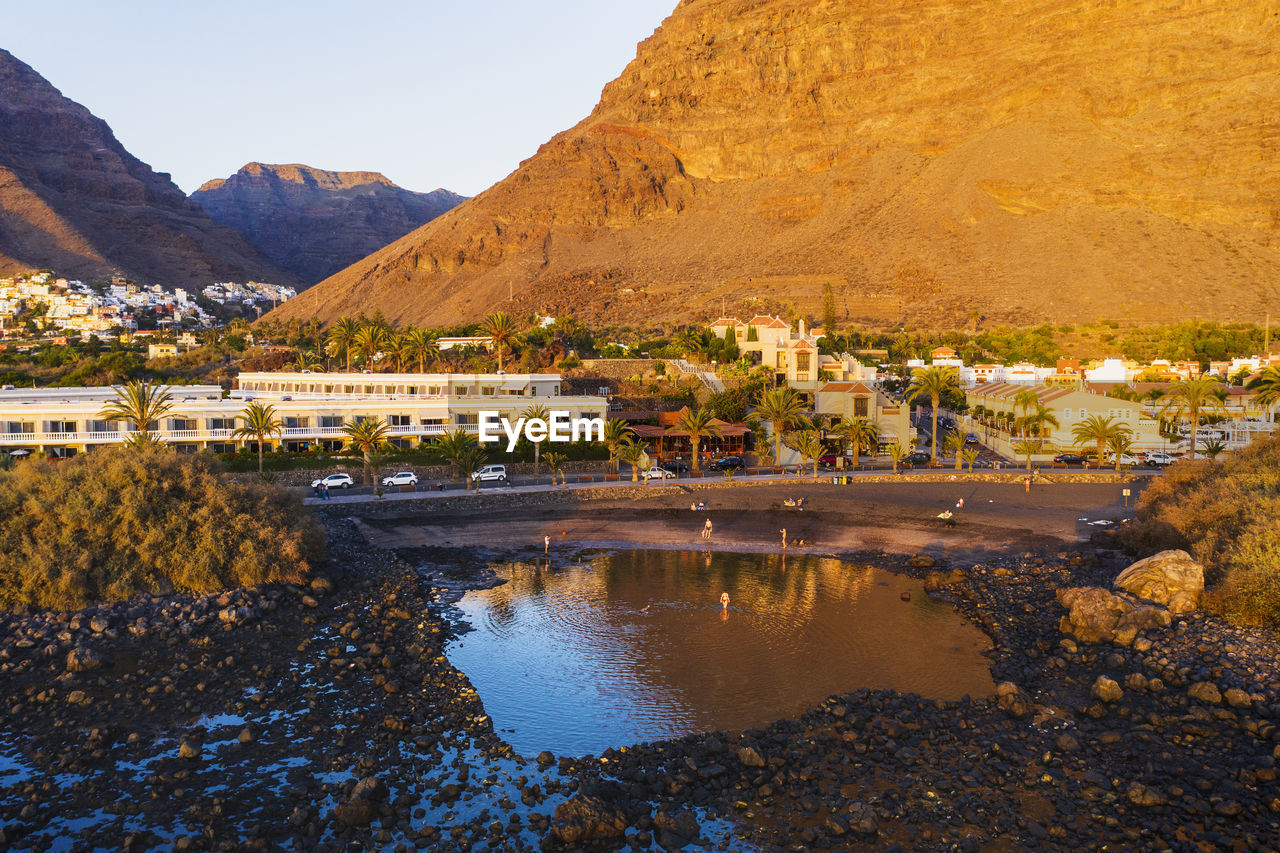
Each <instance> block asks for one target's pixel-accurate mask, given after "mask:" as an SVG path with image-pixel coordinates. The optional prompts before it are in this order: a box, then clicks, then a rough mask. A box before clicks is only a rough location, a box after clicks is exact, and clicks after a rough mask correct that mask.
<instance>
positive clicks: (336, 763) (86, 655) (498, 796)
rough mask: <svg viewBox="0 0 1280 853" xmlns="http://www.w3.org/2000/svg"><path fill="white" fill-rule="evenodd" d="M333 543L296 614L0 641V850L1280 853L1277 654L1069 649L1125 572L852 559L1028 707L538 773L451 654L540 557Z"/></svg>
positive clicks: (997, 700)
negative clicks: (1079, 623)
mask: <svg viewBox="0 0 1280 853" xmlns="http://www.w3.org/2000/svg"><path fill="white" fill-rule="evenodd" d="M327 524H328V527H329V529H330V536H331V544H330V551H331V556H330V559H329V563H328V565H327V568H326V570H325V571H326V576H325V577H324V578H318V579H317V581H316V582H314V583H313V584H312V585H311V586H310V587H307V588H302V587H269V588H262V589H255V590H238V591H235V592H232V593H228V594H227V595H225V596H205V597H181V596H177V597H169V598H146V599H141V600H136V601H133V602H129V603H125V604H116V605H111V606H105V607H99V608H93V609H90V610H86V611H82V612H80V613H76V614H35V615H26V616H23V615H16V614H7V615H3V616H0V684H2V685H3V696H4V699H5V701H4V702H3V703H2V704H0V833H3V834H2V835H0V846H3V847H5V848H7V849H20V850H25V849H32V850H46V849H54V848H55V847H57V848H58V849H81V848H83V849H91V848H95V847H111V848H121V849H131V850H132V849H136V850H144V849H155V848H159V849H168V848H173V849H180V850H195V849H202V850H203V849H217V850H230V849H241V848H248V849H316V850H338V849H387V850H407V849H432V850H436V849H439V850H471V849H476V850H479V849H536V848H539V847H542V848H544V849H546V848H553V849H557V848H558V849H584V848H599V849H617V848H622V847H627V848H630V849H654V848H656V847H662V848H666V849H673V848H678V847H685V846H691V847H705V848H715V849H759V850H770V851H772V850H789V849H804V850H822V849H831V850H836V849H839V850H845V849H867V850H887V849H900V850H939V851H941V850H983V849H1015V850H1021V849H1026V850H1033V849H1034V850H1043V849H1059V850H1068V849H1101V848H1103V847H1104V846H1105V847H1107V848H1108V849H1133V850H1146V849H1173V850H1181V849H1187V850H1190V849H1206V848H1216V847H1221V848H1224V849H1240V850H1269V849H1274V846H1275V844H1274V842H1275V839H1276V838H1277V837H1280V790H1277V786H1276V762H1277V760H1278V759H1280V740H1278V739H1277V738H1278V735H1277V731H1278V729H1277V724H1280V643H1278V642H1277V638H1276V637H1275V636H1274V635H1271V634H1267V633H1265V632H1260V631H1252V630H1247V629H1240V628H1234V627H1231V626H1227V625H1224V624H1222V623H1221V622H1219V621H1218V620H1216V619H1213V618H1211V617H1208V616H1206V615H1204V614H1202V613H1200V612H1198V611H1195V612H1191V613H1185V614H1179V615H1177V616H1174V617H1173V618H1172V619H1171V620H1170V624H1169V625H1168V626H1166V627H1153V628H1147V629H1145V630H1144V631H1142V632H1141V633H1140V634H1139V635H1138V636H1137V638H1136V640H1140V642H1138V641H1135V642H1133V643H1132V644H1131V645H1129V646H1118V645H1114V644H1099V645H1092V644H1086V643H1083V642H1077V641H1076V640H1074V639H1072V638H1071V637H1068V636H1066V635H1064V634H1063V633H1062V632H1061V631H1060V630H1059V620H1060V618H1061V617H1062V616H1063V615H1064V614H1065V613H1066V610H1065V608H1064V607H1063V606H1062V605H1061V604H1059V603H1058V601H1057V599H1056V595H1055V594H1056V590H1058V589H1059V588H1062V587H1075V586H1088V585H1097V586H1109V585H1110V583H1111V581H1112V580H1113V579H1114V578H1115V576H1116V575H1117V574H1118V573H1119V571H1120V570H1121V569H1122V568H1124V566H1125V565H1126V564H1127V561H1123V560H1119V559H1117V558H1116V557H1115V555H1114V554H1113V553H1112V552H1110V551H1106V550H1095V549H1094V548H1093V547H1081V548H1069V549H1063V550H1051V551H1044V552H1037V553H1031V552H1027V553H1018V554H1002V555H996V554H988V555H986V556H985V559H984V561H983V562H980V563H973V562H966V563H963V564H962V563H960V562H955V563H953V564H946V563H945V562H943V563H939V561H938V560H937V558H935V557H932V556H920V557H919V558H918V559H914V560H910V561H904V560H903V559H902V557H900V556H897V555H892V554H887V553H883V552H858V553H843V554H840V556H842V557H844V558H846V559H849V560H851V561H856V562H862V563H872V564H875V565H878V566H881V567H884V568H888V569H890V570H895V571H900V572H906V573H910V574H913V575H915V576H918V577H922V578H928V576H929V575H930V573H934V572H936V573H939V574H935V575H934V576H933V577H932V579H931V582H930V584H929V585H930V586H931V588H933V589H935V590H936V592H935V594H936V595H938V596H941V597H945V598H947V599H949V600H951V601H953V602H954V604H955V606H957V607H958V608H959V609H960V610H961V611H962V612H963V613H965V614H966V615H967V616H968V617H969V618H971V619H973V620H974V621H975V622H976V623H977V624H979V625H981V626H982V627H983V628H984V630H986V631H987V633H988V634H990V635H991V637H992V639H993V640H994V642H995V648H994V649H993V651H992V652H991V667H992V671H993V674H994V675H995V678H996V681H998V682H1007V683H1009V684H1010V685H1013V687H1012V688H1006V689H1005V690H1004V691H1003V692H1002V693H1001V694H1000V695H998V696H994V697H990V698H983V699H977V700H968V701H960V702H940V701H933V700H925V699H922V698H920V697H917V696H910V695H900V694H896V693H892V692H887V691H858V692H855V693H850V694H845V695H841V696H833V697H831V698H830V699H828V700H827V701H826V702H825V703H823V704H822V705H821V706H819V707H817V708H815V709H813V710H811V711H809V712H808V713H806V714H804V715H802V716H801V717H799V718H797V719H792V720H783V721H778V722H776V723H774V724H772V725H770V726H768V727H767V728H765V729H760V730H748V731H745V732H732V733H710V734H702V735H692V736H689V737H686V738H682V739H680V740H677V741H668V742H662V743H652V744H639V745H631V746H627V747H625V748H624V747H621V746H620V747H619V748H617V749H611V750H608V751H607V752H605V753H604V754H603V755H601V756H595V757H591V756H587V757H578V758H564V757H557V756H552V755H550V754H543V755H541V756H536V757H530V756H524V757H522V756H516V755H513V754H512V753H511V750H510V748H509V747H508V746H507V745H506V744H505V743H504V742H503V741H502V740H501V739H500V738H499V737H497V736H496V735H495V733H494V731H493V727H492V724H491V722H490V721H489V719H488V718H487V717H486V716H485V712H484V709H483V706H482V704H481V702H480V700H479V698H478V697H477V696H476V694H475V692H474V691H473V690H472V688H471V686H470V684H469V683H468V681H467V679H466V678H465V676H463V675H462V674H461V673H459V672H458V671H457V670H455V669H454V668H453V667H452V666H451V665H450V664H449V662H448V660H447V659H446V658H445V657H444V655H443V647H444V643H445V640H446V638H447V635H448V633H449V632H450V631H451V630H452V628H451V625H450V621H449V614H448V604H449V603H450V602H451V601H453V600H456V598H457V597H458V596H460V595H461V594H463V592H464V591H465V590H466V589H467V588H470V587H472V586H475V585H483V584H491V583H492V582H493V578H492V573H491V572H489V571H488V570H487V569H485V568H484V566H483V564H484V561H485V559H486V558H492V559H510V558H519V557H521V556H529V555H530V554H531V553H532V552H529V553H525V552H524V551H522V550H519V549H516V550H510V549H506V550H502V551H497V550H493V551H489V552H484V553H481V554H479V555H477V553H476V551H475V549H472V548H460V549H447V548H440V549H434V550H433V551H432V552H431V553H430V554H427V555H425V556H424V555H421V554H420V555H417V557H418V558H419V559H420V561H421V563H422V564H424V565H425V564H429V565H426V566H425V569H424V571H423V572H419V571H417V570H416V568H415V566H411V565H410V564H409V563H407V562H406V561H404V560H402V559H400V558H399V557H398V556H397V555H396V554H394V553H390V552H387V551H383V550H380V549H378V548H375V547H372V546H370V545H369V544H368V543H367V542H366V541H365V540H364V538H363V537H362V536H360V534H359V533H358V532H357V527H356V525H355V524H354V523H353V522H352V521H350V520H342V519H337V518H330V520H329V521H328V522H327ZM570 556H571V554H570ZM1104 679H1105V682H1104V681H1103V680H1104ZM1100 683H1101V684H1103V687H1104V689H1101V690H1099V688H1098V685H1099V684H1100ZM1112 685H1113V686H1114V689H1113V687H1112ZM1206 685H1207V686H1206ZM1210 687H1212V690H1211V689H1209V688H1210ZM1242 697H1243V698H1242ZM352 845H354V848H352Z"/></svg>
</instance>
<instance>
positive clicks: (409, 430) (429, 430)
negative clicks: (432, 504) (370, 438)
mask: <svg viewBox="0 0 1280 853" xmlns="http://www.w3.org/2000/svg"><path fill="white" fill-rule="evenodd" d="M454 430H461V431H463V432H466V433H470V434H472V435H475V434H476V433H478V432H479V431H480V426H479V425H478V424H398V425H395V426H389V427H388V428H387V432H388V434H389V435H392V436H396V437H401V436H419V437H423V438H427V437H434V436H439V435H444V434H445V433H446V432H451V431H454ZM132 434H133V431H132V430H130V431H127V432H126V431H124V430H102V431H87V432H0V447H9V446H21V447H32V446H37V445H44V444H49V445H64V444H109V443H112V442H122V441H124V440H125V439H126V438H128V437H129V436H130V435H132ZM151 435H152V436H153V437H155V438H157V439H159V440H161V441H219V440H227V441H252V438H250V437H247V436H244V435H242V434H240V432H239V430H235V429H161V430H151ZM345 436H346V433H345V432H343V430H342V427H340V426H335V427H321V426H312V427H286V428H285V429H282V430H280V432H279V433H278V434H277V435H276V436H275V438H277V439H282V438H288V439H321V438H344V437H345Z"/></svg>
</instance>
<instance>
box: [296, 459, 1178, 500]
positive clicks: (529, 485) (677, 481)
mask: <svg viewBox="0 0 1280 853" xmlns="http://www.w3.org/2000/svg"><path fill="white" fill-rule="evenodd" d="M818 470H819V474H818V480H819V482H823V481H827V482H829V481H830V478H831V477H833V476H841V475H843V476H848V477H852V478H854V479H858V478H863V477H879V476H884V475H885V474H888V473H890V472H891V471H892V470H893V468H892V466H884V467H880V466H875V467H871V466H866V467H864V468H862V469H860V470H858V471H844V472H837V471H835V470H830V469H821V468H820V469H818ZM986 470H989V469H986ZM1042 470H1043V472H1044V473H1046V474H1052V473H1054V472H1064V471H1077V472H1079V471H1081V470H1083V469H1081V468H1048V469H1042ZM1000 471H1001V473H1006V472H1007V473H1017V472H1020V471H1021V469H1019V468H1015V467H1014V466H1012V465H1010V466H1007V467H1003V468H1001V469H1000ZM1159 472H1160V469H1158V468H1154V469H1145V468H1144V469H1135V473H1140V474H1158V473H1159ZM939 473H941V474H948V473H953V469H952V468H951V467H950V466H943V467H941V468H920V469H916V470H913V471H905V472H903V473H902V474H901V475H900V476H902V477H904V478H906V480H909V479H910V478H911V477H913V476H915V475H919V474H939ZM580 476H584V477H585V476H592V480H591V482H575V479H576V477H575V476H572V475H571V476H570V482H569V484H568V486H567V488H568V489H570V490H578V489H617V488H624V487H630V486H636V485H640V483H634V482H632V481H631V479H630V478H625V479H621V480H616V481H608V482H606V481H604V480H603V479H601V475H598V474H597V475H585V474H584V475H580ZM812 478H813V475H812V473H810V472H805V473H804V474H798V473H796V472H791V473H787V474H742V473H738V474H734V476H733V479H734V480H736V481H747V482H753V483H757V482H759V483H765V482H777V483H786V482H792V483H808V482H811V481H812ZM724 479H725V478H724V476H723V475H722V474H708V475H707V476H704V477H696V478H695V477H677V478H671V479H666V480H661V481H659V480H654V481H653V483H652V484H653V485H655V486H657V485H663V486H697V485H706V484H711V483H718V482H723V481H724ZM642 482H643V481H641V483H642ZM441 485H442V486H443V488H435V486H436V483H435V482H434V481H432V482H422V483H419V484H418V487H417V488H416V489H415V490H413V491H400V490H398V489H389V490H387V491H386V492H384V494H383V496H382V498H378V497H377V496H376V495H374V494H373V489H372V488H369V487H367V486H357V487H354V488H351V489H341V490H336V489H335V490H330V492H329V498H328V501H321V500H320V499H319V498H317V497H306V498H304V501H303V502H304V503H306V504H308V505H318V504H323V503H330V504H346V503H367V502H370V501H374V500H383V501H406V500H432V499H436V498H449V497H458V496H460V495H463V494H468V492H467V491H466V487H465V486H464V485H463V484H462V483H459V482H456V481H446V482H444V483H442V484H441ZM564 488H566V487H565V486H563V485H555V486H553V485H551V478H550V477H549V476H547V477H517V478H515V480H514V481H513V482H512V483H511V484H510V485H507V484H502V483H497V482H485V483H481V484H480V487H479V489H478V490H477V491H476V492H470V494H477V493H487V492H499V493H502V494H521V493H526V494H527V493H536V492H550V491H556V490H560V489H564Z"/></svg>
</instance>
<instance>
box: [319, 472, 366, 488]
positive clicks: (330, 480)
mask: <svg viewBox="0 0 1280 853" xmlns="http://www.w3.org/2000/svg"><path fill="white" fill-rule="evenodd" d="M355 484H356V481H355V480H353V479H351V475H350V474H330V475H329V476H328V477H325V478H323V479H321V480H312V481H311V488H313V489H318V488H320V487H321V486H322V485H323V486H324V487H325V488H328V489H349V488H351V487H352V486H354V485H355Z"/></svg>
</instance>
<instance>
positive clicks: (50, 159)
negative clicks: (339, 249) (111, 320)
mask: <svg viewBox="0 0 1280 853" xmlns="http://www.w3.org/2000/svg"><path fill="white" fill-rule="evenodd" d="M46 267H49V268H53V269H55V270H57V271H58V272H59V273H63V274H67V275H72V276H78V277H80V278H84V279H96V278H105V277H108V276H110V275H111V274H113V273H122V274H124V275H127V276H129V277H131V278H134V279H137V280H139V281H142V282H149V283H162V284H192V283H200V282H209V281H215V280H235V281H245V280H250V279H254V280H259V281H272V282H276V283H280V284H293V283H295V281H296V280H295V279H294V277H293V275H292V274H290V273H287V272H285V271H284V270H282V269H280V268H279V267H277V266H276V265H274V264H272V263H271V262H270V261H268V260H266V259H265V258H263V257H262V256H261V255H260V254H259V253H258V252H257V251H256V250H255V249H254V248H253V247H252V246H250V245H249V244H247V243H246V242H245V241H244V240H243V239H242V238H241V237H240V236H239V235H238V234H236V233H234V232H233V231H231V230H230V229H227V228H224V227H222V226H221V225H218V224H217V223H215V222H214V221H213V220H212V219H210V218H209V216H208V214H206V213H205V212H204V211H203V210H202V209H201V208H200V206H199V205H197V204H195V203H194V202H192V201H190V200H189V199H187V197H186V195H185V194H184V193H183V192H182V190H180V189H178V187H177V186H176V185H175V184H174V183H173V181H171V180H170V179H169V176H168V175H167V174H164V173H161V172H154V171H152V169H151V167H150V166H148V165H147V164H146V163H143V162H142V161H140V160H138V159H137V158H136V157H134V156H133V155H132V154H130V153H129V152H128V151H126V150H125V149H124V146H122V145H121V144H120V142H119V141H118V140H117V139H116V138H115V135H114V134H113V133H112V132H111V128H110V127H108V126H107V123H106V122H104V121H103V120H102V119H99V118H97V117H96V116H94V115H93V114H92V113H90V112H89V111H88V110H87V109H85V108H84V107H82V106H81V105H79V104H77V103H75V102H74V101H71V100H68V99H67V98H65V97H63V96H62V93H60V92H59V91H58V90H57V89H55V88H54V87H53V86H52V85H50V84H49V82H48V81H47V80H45V79H44V78H43V77H41V76H40V75H39V74H37V73H36V72H35V71H34V70H33V69H32V68H31V67H30V66H28V65H27V64H25V63H24V62H22V61H20V60H19V59H17V58H16V57H14V56H13V55H12V54H10V53H8V52H6V51H4V50H0V274H4V273H11V272H20V271H23V270H29V269H40V268H46Z"/></svg>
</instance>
